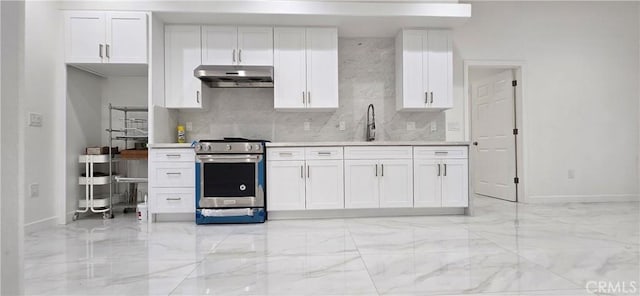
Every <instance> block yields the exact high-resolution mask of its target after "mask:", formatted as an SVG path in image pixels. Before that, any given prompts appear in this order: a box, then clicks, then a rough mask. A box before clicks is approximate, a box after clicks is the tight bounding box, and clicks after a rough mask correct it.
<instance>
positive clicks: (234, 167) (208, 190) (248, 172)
mask: <svg viewBox="0 0 640 296" xmlns="http://www.w3.org/2000/svg"><path fill="white" fill-rule="evenodd" d="M202 178H203V181H204V182H203V183H204V184H203V185H204V186H203V187H204V188H203V190H204V191H203V193H204V197H243V196H256V164H255V163H205V164H204V169H203V174H202Z"/></svg>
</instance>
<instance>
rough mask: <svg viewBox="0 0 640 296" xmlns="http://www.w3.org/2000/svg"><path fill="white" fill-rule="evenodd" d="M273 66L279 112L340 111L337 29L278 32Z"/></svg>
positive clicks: (303, 29) (285, 28) (278, 30)
mask: <svg viewBox="0 0 640 296" xmlns="http://www.w3.org/2000/svg"><path fill="white" fill-rule="evenodd" d="M273 66H274V76H275V77H274V84H275V86H274V107H275V109H278V110H296V109H315V110H332V109H337V108H338V107H339V103H338V30H337V29H336V28H291V27H280V28H278V27H277V28H275V29H274V65H273Z"/></svg>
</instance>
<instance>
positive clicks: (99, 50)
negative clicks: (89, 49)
mask: <svg viewBox="0 0 640 296" xmlns="http://www.w3.org/2000/svg"><path fill="white" fill-rule="evenodd" d="M103 47H104V45H102V44H100V45H99V46H98V55H99V56H100V58H103V57H104V56H102V48H103Z"/></svg>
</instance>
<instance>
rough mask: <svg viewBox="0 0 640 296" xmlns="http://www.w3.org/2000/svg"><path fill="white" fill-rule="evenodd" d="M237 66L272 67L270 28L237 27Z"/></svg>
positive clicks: (271, 31)
mask: <svg viewBox="0 0 640 296" xmlns="http://www.w3.org/2000/svg"><path fill="white" fill-rule="evenodd" d="M238 64H239V65H252V66H273V28H272V27H238Z"/></svg>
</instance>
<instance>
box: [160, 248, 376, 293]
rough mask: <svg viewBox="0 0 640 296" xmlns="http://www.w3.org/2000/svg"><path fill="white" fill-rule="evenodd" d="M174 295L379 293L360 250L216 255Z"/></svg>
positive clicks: (205, 262) (184, 282)
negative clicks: (289, 253)
mask: <svg viewBox="0 0 640 296" xmlns="http://www.w3.org/2000/svg"><path fill="white" fill-rule="evenodd" d="M172 294H173V295H194V294H199V295H202V294H214V295H218V294H221V295H377V292H376V289H375V286H374V285H373V282H372V281H371V278H370V277H369V274H368V273H367V271H366V268H365V267H364V264H363V262H362V260H361V258H360V256H359V255H358V254H343V255H338V256H336V255H333V256H285V257H278V256H273V257H272V256H265V257H243V256H238V255H235V254H225V255H213V256H210V257H209V258H207V260H205V261H203V262H202V263H200V265H198V267H197V268H196V270H195V271H194V272H193V273H192V274H190V275H189V276H188V277H187V278H186V279H185V280H184V281H183V282H182V283H180V285H179V286H178V287H177V288H176V289H175V290H174V291H173V293H172Z"/></svg>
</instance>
